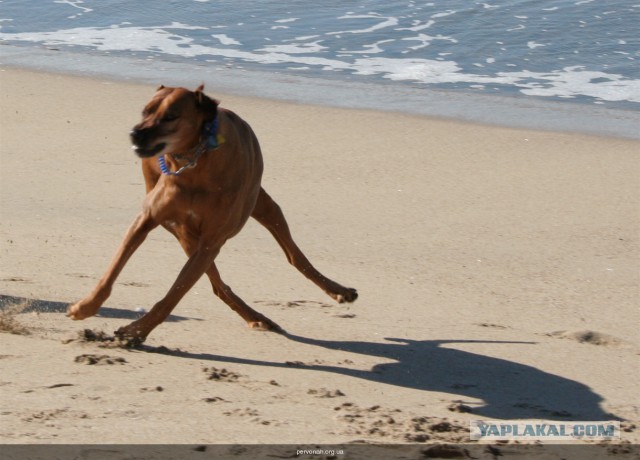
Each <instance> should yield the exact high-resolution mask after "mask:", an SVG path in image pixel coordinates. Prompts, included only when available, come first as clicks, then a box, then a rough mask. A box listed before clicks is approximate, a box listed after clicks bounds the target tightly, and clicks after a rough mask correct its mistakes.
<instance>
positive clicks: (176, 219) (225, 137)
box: [67, 85, 358, 341]
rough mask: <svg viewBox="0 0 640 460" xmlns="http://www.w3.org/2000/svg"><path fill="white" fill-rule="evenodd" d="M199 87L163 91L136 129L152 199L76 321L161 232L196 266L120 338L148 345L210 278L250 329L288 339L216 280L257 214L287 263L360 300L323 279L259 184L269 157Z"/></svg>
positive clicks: (338, 295) (74, 310) (330, 290)
mask: <svg viewBox="0 0 640 460" xmlns="http://www.w3.org/2000/svg"><path fill="white" fill-rule="evenodd" d="M203 89H204V86H203V85H201V86H200V87H199V88H198V89H197V90H196V91H193V92H192V91H188V90H186V89H184V88H165V87H164V86H160V87H159V88H158V90H157V92H156V94H155V95H154V96H153V98H152V99H151V101H150V102H149V103H148V104H147V105H146V107H145V108H144V110H143V112H142V121H141V122H140V123H139V124H137V125H136V126H135V127H134V128H133V130H132V131H131V140H132V142H133V148H134V149H135V152H136V153H137V154H138V156H140V157H141V158H142V172H143V174H144V178H145V183H146V189H147V196H146V198H145V201H144V204H143V209H142V212H141V213H140V214H138V216H137V217H136V218H135V220H134V221H133V224H131V226H130V228H129V230H128V231H127V233H126V235H125V238H124V241H122V243H121V244H120V247H119V248H118V251H117V252H116V255H115V257H114V259H113V261H112V262H111V265H110V266H109V268H108V269H107V271H106V273H105V274H104V275H103V277H102V278H101V279H100V281H99V282H98V285H97V286H96V287H95V289H94V290H93V291H92V292H91V294H89V295H88V296H87V297H85V298H84V299H83V300H81V301H80V302H78V303H76V304H74V305H71V306H70V307H69V310H68V313H67V315H68V316H69V317H70V318H72V319H75V320H79V319H84V318H87V317H89V316H92V315H95V314H96V313H97V312H98V310H99V309H100V306H101V305H102V304H103V302H105V300H107V298H108V297H109V295H110V293H111V289H112V287H113V283H114V282H115V280H116V278H117V276H118V274H119V273H120V272H121V271H122V268H123V267H124V265H125V264H126V263H127V260H128V259H129V257H131V255H132V254H133V253H134V252H135V250H136V249H137V248H138V247H139V246H140V244H142V242H143V241H144V239H145V237H146V236H147V234H148V233H149V232H150V231H151V230H153V229H154V228H156V227H157V226H158V225H162V226H163V227H164V228H165V229H167V230H168V231H169V232H171V233H172V234H173V235H174V236H175V237H176V238H177V239H178V241H179V242H180V244H181V245H182V248H183V249H184V251H185V252H186V253H187V256H188V258H189V259H188V261H187V263H186V265H185V266H184V268H183V269H182V271H181V272H180V274H179V275H178V278H177V279H176V281H175V282H174V283H173V285H172V286H171V288H170V289H169V292H168V293H167V294H166V295H165V296H164V298H162V299H161V300H160V301H159V302H158V303H156V304H155V305H154V306H153V308H152V309H151V310H150V311H149V312H148V313H147V314H146V315H144V316H143V317H142V318H140V319H138V320H137V321H134V322H133V323H131V324H129V325H127V326H125V327H121V328H120V329H118V331H117V332H116V334H117V335H118V336H120V337H121V338H124V339H130V340H137V341H143V340H144V339H145V338H146V337H147V335H148V334H149V333H150V332H151V331H152V330H153V329H154V328H155V327H156V326H158V325H159V324H160V323H162V322H163V321H164V320H165V318H167V316H169V314H170V313H171V311H172V310H173V309H174V307H175V306H176V305H177V304H178V302H179V301H180V299H182V297H183V296H184V295H185V294H186V293H187V291H189V289H191V287H192V286H193V285H194V284H195V283H196V282H197V281H198V279H199V278H200V277H201V276H202V275H203V274H205V273H206V274H207V276H208V277H209V279H210V280H211V284H212V285H213V292H214V293H215V294H216V295H217V296H218V297H220V298H221V299H222V300H223V301H224V302H225V303H226V304H227V305H229V306H230V307H231V308H232V309H233V310H235V311H236V312H237V313H238V314H239V315H240V316H241V317H242V318H243V319H244V320H245V321H246V322H247V323H248V325H249V327H252V328H255V329H261V330H273V331H278V332H282V329H281V328H280V327H279V326H278V325H277V324H276V323H274V322H273V321H271V320H270V319H269V318H267V317H266V316H264V315H262V314H260V313H258V312H257V311H255V310H253V309H252V308H251V307H249V306H248V305H247V304H246V303H244V302H243V301H242V299H240V298H239V297H238V296H237V295H236V294H234V293H233V291H231V289H230V288H229V286H227V285H226V284H225V283H224V282H223V281H222V279H221V278H220V274H219V273H218V269H217V267H216V264H215V262H214V261H215V258H216V256H217V255H218V252H219V251H220V248H222V245H223V244H224V243H225V242H226V241H227V240H228V239H229V238H231V237H233V236H234V235H236V234H237V233H238V232H239V231H240V229H242V227H243V226H244V224H245V222H246V221H247V220H248V219H249V217H250V216H251V217H253V218H254V219H256V220H257V221H258V222H260V223H261V224H262V225H264V226H265V227H266V228H267V229H268V230H269V231H270V232H271V233H272V235H273V236H274V237H275V239H276V240H277V241H278V243H279V244H280V246H281V247H282V249H283V250H284V252H285V254H286V256H287V259H288V260H289V262H290V263H291V264H292V265H293V266H295V267H296V268H297V269H298V270H299V271H300V272H301V273H302V274H304V275H305V276H306V277H307V278H309V279H310V280H311V281H313V282H314V283H315V284H317V285H318V286H319V287H320V288H321V289H322V290H324V291H325V292H326V293H327V294H329V295H330V296H331V297H333V298H334V299H335V300H336V301H338V302H353V301H354V300H356V298H357V297H358V294H357V292H356V290H355V289H351V288H346V287H344V286H341V285H340V284H338V283H336V282H334V281H331V280H330V279H328V278H326V277H325V276H323V275H322V274H321V273H320V272H318V271H317V270H316V269H315V268H314V267H313V266H312V265H311V263H310V262H309V260H308V259H307V258H306V257H305V255H304V254H303V253H302V251H300V249H299V248H298V247H297V246H296V244H295V243H294V241H293V239H292V238H291V234H290V232H289V227H288V225H287V222H286V221H285V218H284V216H283V214H282V211H281V210H280V207H279V206H278V205H277V204H276V203H275V202H274V201H273V200H272V199H271V197H270V196H269V195H268V194H267V192H265V191H264V189H263V188H262V187H261V185H260V180H261V177H262V154H261V151H260V146H259V144H258V140H257V139H256V136H255V134H254V133H253V131H252V129H251V128H250V127H249V125H248V124H247V123H246V122H245V121H244V120H242V119H241V118H240V117H239V116H237V115H236V114H235V113H233V112H231V111H229V110H226V109H222V108H218V101H216V100H213V99H211V98H209V97H207V96H206V95H205V94H204V93H203Z"/></svg>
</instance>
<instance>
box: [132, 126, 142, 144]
mask: <svg viewBox="0 0 640 460" xmlns="http://www.w3.org/2000/svg"><path fill="white" fill-rule="evenodd" d="M129 137H130V138H131V142H132V143H133V144H136V145H137V144H140V143H141V142H142V140H143V139H144V134H143V132H142V130H140V129H138V128H133V129H132V130H131V132H130V133H129Z"/></svg>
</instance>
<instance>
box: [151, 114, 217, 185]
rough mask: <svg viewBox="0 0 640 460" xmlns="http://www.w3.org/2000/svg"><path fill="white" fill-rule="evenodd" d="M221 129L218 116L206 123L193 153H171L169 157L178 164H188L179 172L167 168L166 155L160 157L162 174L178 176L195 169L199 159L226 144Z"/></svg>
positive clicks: (159, 162)
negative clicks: (220, 132)
mask: <svg viewBox="0 0 640 460" xmlns="http://www.w3.org/2000/svg"><path fill="white" fill-rule="evenodd" d="M218 127H219V117H218V116H216V117H215V118H214V119H213V120H211V121H208V122H205V124H204V127H203V129H202V136H201V141H200V142H199V143H198V145H196V146H195V147H194V149H193V152H190V153H186V154H184V153H182V154H181V153H170V154H168V155H170V156H171V158H173V159H174V160H175V161H176V162H178V163H182V162H186V164H185V165H184V166H181V167H180V169H178V170H177V171H171V170H170V169H169V167H168V166H167V163H166V161H165V159H164V155H160V156H159V157H158V164H159V165H160V170H161V171H162V174H164V175H167V176H177V175H179V174H181V173H182V172H183V171H184V170H185V169H189V168H195V167H196V165H197V164H198V159H199V158H200V157H201V156H202V155H203V154H204V153H205V152H206V151H207V150H215V149H217V148H218V147H220V145H221V144H223V143H224V137H222V135H221V134H219V133H218Z"/></svg>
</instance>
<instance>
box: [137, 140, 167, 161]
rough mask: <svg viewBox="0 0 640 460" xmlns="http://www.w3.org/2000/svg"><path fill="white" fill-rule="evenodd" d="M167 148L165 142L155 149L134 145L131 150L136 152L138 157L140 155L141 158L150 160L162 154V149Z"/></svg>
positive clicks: (155, 146)
mask: <svg viewBox="0 0 640 460" xmlns="http://www.w3.org/2000/svg"><path fill="white" fill-rule="evenodd" d="M166 146H167V144H165V143H164V142H161V143H159V144H156V145H154V146H153V147H142V146H139V145H135V144H134V145H133V146H132V147H131V148H132V149H133V151H134V152H136V155H138V156H139V157H140V158H149V157H152V156H155V155H157V154H158V153H160V152H161V151H162V149H164V148H165V147H166Z"/></svg>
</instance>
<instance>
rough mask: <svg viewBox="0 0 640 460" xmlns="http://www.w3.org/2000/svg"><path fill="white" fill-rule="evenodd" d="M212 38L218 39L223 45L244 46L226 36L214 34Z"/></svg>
mask: <svg viewBox="0 0 640 460" xmlns="http://www.w3.org/2000/svg"><path fill="white" fill-rule="evenodd" d="M211 36H212V37H213V38H215V39H217V40H218V41H219V42H220V44H222V45H242V43H240V42H239V41H238V40H234V39H233V38H231V37H229V36H227V35H225V34H214V35H211Z"/></svg>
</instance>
